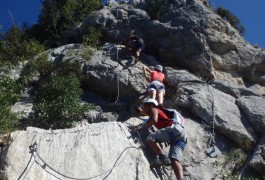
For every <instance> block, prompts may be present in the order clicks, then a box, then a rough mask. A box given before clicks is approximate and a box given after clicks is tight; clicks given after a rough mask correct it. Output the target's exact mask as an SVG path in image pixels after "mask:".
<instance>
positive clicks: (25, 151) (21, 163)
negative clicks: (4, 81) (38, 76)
mask: <svg viewBox="0 0 265 180" xmlns="http://www.w3.org/2000/svg"><path fill="white" fill-rule="evenodd" d="M10 138H11V139H12V141H11V144H10V145H9V147H8V151H6V152H5V154H6V156H2V158H4V159H2V163H1V164H2V165H5V167H6V168H5V170H4V172H2V173H1V178H0V179H3V180H7V179H36V180H37V179H43V180H51V179H69V178H70V177H71V178H79V179H89V178H94V179H124V180H125V179H128V177H129V179H150V178H151V179H157V178H156V177H155V176H154V175H153V174H152V172H151V171H150V170H149V164H148V161H147V159H146V158H145V156H144V154H143V152H142V150H141V148H140V147H139V143H137V142H136V143H135V142H134V141H133V139H132V138H131V135H130V133H129V131H128V128H127V127H126V126H125V125H124V124H122V123H117V122H113V123H111V122H109V123H97V124H91V125H89V126H86V127H83V128H74V129H65V130H54V131H46V130H42V129H37V128H31V127H29V128H27V130H26V131H16V132H14V133H12V134H11V137H10Z"/></svg>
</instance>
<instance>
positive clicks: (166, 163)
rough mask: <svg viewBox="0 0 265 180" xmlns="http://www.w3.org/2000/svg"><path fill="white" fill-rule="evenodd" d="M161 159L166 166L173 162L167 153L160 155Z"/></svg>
mask: <svg viewBox="0 0 265 180" xmlns="http://www.w3.org/2000/svg"><path fill="white" fill-rule="evenodd" d="M159 161H160V162H161V163H162V164H163V165H164V166H170V165H171V162H170V159H169V158H168V157H167V156H166V155H163V154H161V155H159Z"/></svg>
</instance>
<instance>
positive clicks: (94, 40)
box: [83, 26, 102, 48]
mask: <svg viewBox="0 0 265 180" xmlns="http://www.w3.org/2000/svg"><path fill="white" fill-rule="evenodd" d="M101 37H102V33H101V30H100V29H98V28H96V27H94V26H90V27H89V28H88V31H87V34H86V35H84V36H83V43H84V44H86V45H88V46H91V47H94V48H98V47H99V45H100V38H101Z"/></svg>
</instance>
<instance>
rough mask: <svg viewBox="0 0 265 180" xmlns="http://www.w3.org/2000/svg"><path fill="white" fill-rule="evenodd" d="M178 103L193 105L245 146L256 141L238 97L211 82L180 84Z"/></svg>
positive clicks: (198, 113)
mask: <svg viewBox="0 0 265 180" xmlns="http://www.w3.org/2000/svg"><path fill="white" fill-rule="evenodd" d="M176 103H177V104H178V105H179V106H182V107H184V108H187V109H189V110H190V111H191V112H192V113H193V114H195V115H196V116H197V117H199V118H201V119H202V120H203V121H204V122H205V123H207V124H208V125H210V126H211V127H212V126H213V120H214V127H215V129H216V131H217V132H219V133H221V134H222V135H224V136H225V137H226V138H228V139H230V140H232V141H234V142H236V143H237V144H239V145H240V147H242V148H244V149H248V150H250V149H252V148H253V147H254V146H253V145H254V144H255V140H254V136H255V134H254V133H253V130H251V126H250V125H249V124H248V122H247V120H246V119H245V117H244V116H243V115H242V114H241V112H240V110H239V108H238V107H237V106H236V104H235V103H236V99H235V98H234V97H232V96H230V95H228V94H225V93H223V92H221V91H219V90H216V89H214V88H212V87H211V86H210V85H207V84H198V83H197V84H192V83H182V84H180V85H179V86H178V90H177V98H176Z"/></svg>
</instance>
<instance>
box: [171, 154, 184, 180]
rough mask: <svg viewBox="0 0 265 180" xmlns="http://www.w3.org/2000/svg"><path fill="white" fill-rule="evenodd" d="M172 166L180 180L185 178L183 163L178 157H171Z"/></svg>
mask: <svg viewBox="0 0 265 180" xmlns="http://www.w3.org/2000/svg"><path fill="white" fill-rule="evenodd" d="M171 166H172V169H173V170H174V173H175V175H176V178H177V179H178V180H183V179H184V176H183V168H182V166H181V164H180V163H179V162H178V161H177V160H176V159H173V158H171Z"/></svg>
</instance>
